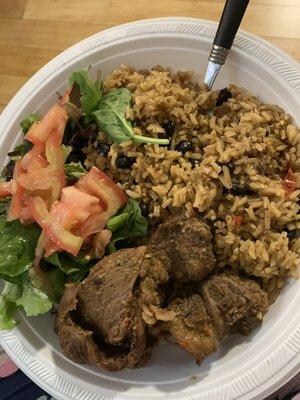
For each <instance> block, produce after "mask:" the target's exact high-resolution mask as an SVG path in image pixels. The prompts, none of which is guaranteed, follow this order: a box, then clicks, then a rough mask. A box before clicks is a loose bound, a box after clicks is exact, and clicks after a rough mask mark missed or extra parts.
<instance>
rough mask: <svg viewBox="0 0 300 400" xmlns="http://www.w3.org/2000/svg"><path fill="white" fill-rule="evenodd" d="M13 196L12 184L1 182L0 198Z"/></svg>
mask: <svg viewBox="0 0 300 400" xmlns="http://www.w3.org/2000/svg"><path fill="white" fill-rule="evenodd" d="M10 195H11V183H10V182H0V198H5V197H9V196H10Z"/></svg>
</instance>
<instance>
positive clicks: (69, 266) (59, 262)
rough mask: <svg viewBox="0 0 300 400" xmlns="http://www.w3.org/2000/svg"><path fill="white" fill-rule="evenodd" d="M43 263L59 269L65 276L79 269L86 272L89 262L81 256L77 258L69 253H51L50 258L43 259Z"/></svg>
mask: <svg viewBox="0 0 300 400" xmlns="http://www.w3.org/2000/svg"><path fill="white" fill-rule="evenodd" d="M45 261H47V262H48V263H50V264H52V265H55V266H56V267H58V268H60V269H61V270H62V271H63V272H64V273H65V274H66V275H71V274H73V273H74V272H78V271H80V270H81V269H84V270H86V269H87V265H88V264H89V261H88V260H86V259H85V258H84V256H83V255H81V254H78V256H77V257H74V256H72V255H71V254H69V253H65V252H62V253H53V254H51V256H49V257H47V258H45Z"/></svg>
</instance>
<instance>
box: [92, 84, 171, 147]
mask: <svg viewBox="0 0 300 400" xmlns="http://www.w3.org/2000/svg"><path fill="white" fill-rule="evenodd" d="M131 102H132V94H131V92H130V91H129V90H128V89H126V88H121V89H113V90H111V91H110V92H108V93H107V94H105V95H104V96H103V97H102V98H101V100H100V102H99V106H98V110H97V111H95V112H94V113H93V114H94V115H95V117H96V119H97V122H98V125H99V128H100V129H101V130H102V131H103V132H105V133H106V134H107V136H108V137H109V138H110V139H111V140H112V141H113V142H114V143H122V142H126V141H128V140H133V141H135V142H139V143H157V144H168V143H169V140H168V139H157V138H152V137H146V136H139V135H135V134H134V132H133V129H132V124H131V122H130V121H127V120H126V116H125V113H126V109H127V108H128V107H129V106H130V105H131Z"/></svg>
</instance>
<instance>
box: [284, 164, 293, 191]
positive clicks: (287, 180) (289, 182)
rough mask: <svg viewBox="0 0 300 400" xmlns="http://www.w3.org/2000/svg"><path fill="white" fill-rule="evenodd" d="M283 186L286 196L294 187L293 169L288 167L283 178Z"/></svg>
mask: <svg viewBox="0 0 300 400" xmlns="http://www.w3.org/2000/svg"><path fill="white" fill-rule="evenodd" d="M283 188H284V190H285V193H286V196H289V195H290V194H291V193H293V191H294V190H295V188H296V175H295V174H294V172H293V170H292V169H291V168H289V169H288V170H287V173H286V175H285V177H284V180H283Z"/></svg>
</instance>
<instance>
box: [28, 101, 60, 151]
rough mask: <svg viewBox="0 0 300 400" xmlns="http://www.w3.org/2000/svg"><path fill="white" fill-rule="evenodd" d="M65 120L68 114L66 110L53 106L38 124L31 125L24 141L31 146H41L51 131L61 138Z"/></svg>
mask: <svg viewBox="0 0 300 400" xmlns="http://www.w3.org/2000/svg"><path fill="white" fill-rule="evenodd" d="M67 118H68V114H67V112H66V110H65V109H64V108H63V107H61V106H60V105H58V104H55V105H54V106H52V107H51V108H50V110H49V111H48V113H47V114H46V115H45V116H44V118H43V119H42V120H41V121H40V122H38V123H35V124H33V125H32V127H31V128H30V129H29V131H28V132H27V134H26V135H25V139H26V140H29V141H30V142H31V143H33V144H36V145H41V144H43V143H44V142H45V141H46V139H47V138H48V136H50V134H51V133H52V132H53V131H56V132H57V133H58V136H59V137H61V138H62V137H63V134H64V130H65V126H66V122H67Z"/></svg>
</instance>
